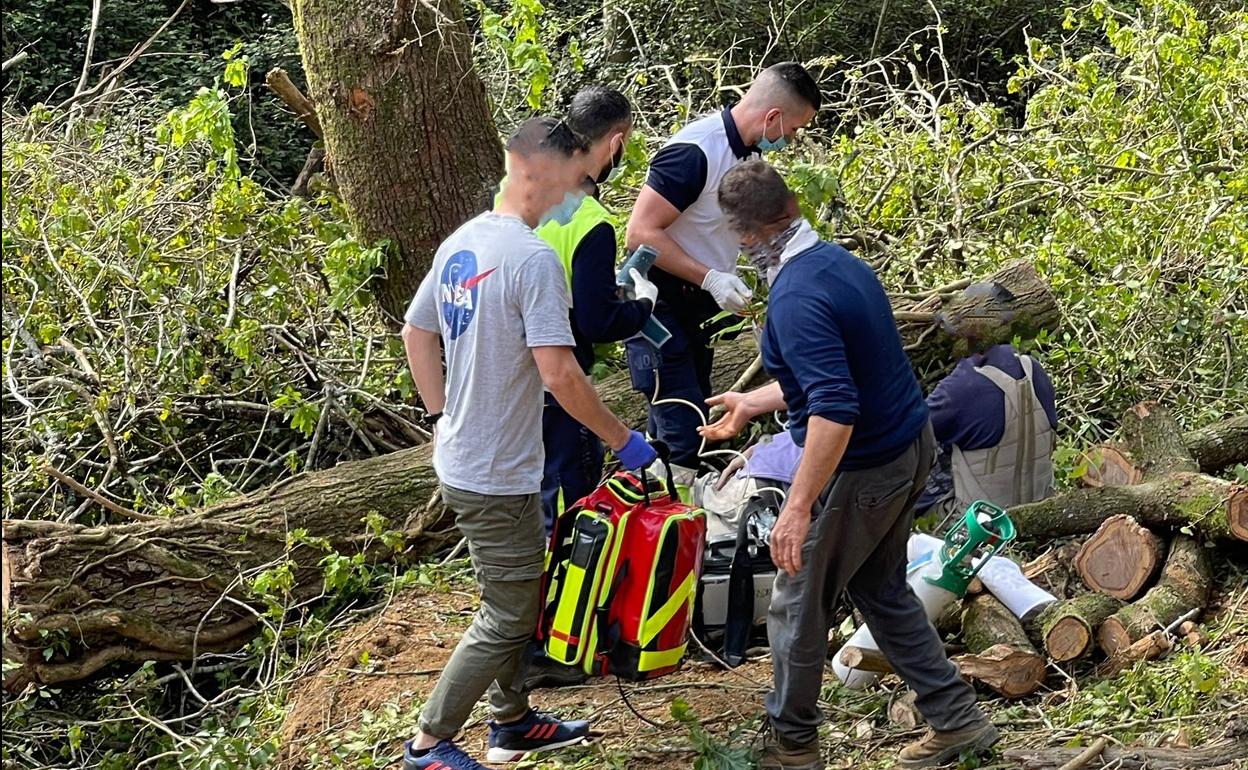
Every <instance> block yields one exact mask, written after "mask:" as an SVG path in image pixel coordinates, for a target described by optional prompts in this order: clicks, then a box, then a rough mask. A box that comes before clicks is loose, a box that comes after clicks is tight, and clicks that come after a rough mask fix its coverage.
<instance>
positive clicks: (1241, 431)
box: [1183, 414, 1248, 473]
mask: <svg viewBox="0 0 1248 770" xmlns="http://www.w3.org/2000/svg"><path fill="white" fill-rule="evenodd" d="M1183 444H1184V445H1185V446H1186V447H1187V449H1188V451H1189V452H1191V453H1192V457H1194V458H1196V462H1198V463H1199V464H1200V469H1201V470H1202V471H1204V472H1205V473H1218V472H1219V471H1221V470H1223V469H1224V468H1229V467H1230V466H1232V465H1235V464H1236V463H1248V414H1243V415H1240V416H1238V417H1232V418H1230V419H1227V420H1223V421H1222V422H1219V423H1214V424H1213V425H1210V426H1208V427H1205V428H1200V429H1198V430H1192V431H1188V432H1187V433H1184V434H1183Z"/></svg>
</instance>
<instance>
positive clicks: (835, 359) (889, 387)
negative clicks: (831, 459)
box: [763, 243, 927, 471]
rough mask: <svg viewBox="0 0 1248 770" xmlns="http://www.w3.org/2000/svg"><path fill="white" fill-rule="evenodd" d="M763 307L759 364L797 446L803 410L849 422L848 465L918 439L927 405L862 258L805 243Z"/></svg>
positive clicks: (893, 454) (874, 459)
mask: <svg viewBox="0 0 1248 770" xmlns="http://www.w3.org/2000/svg"><path fill="white" fill-rule="evenodd" d="M767 304H768V308H767V323H766V326H765V327H764V329H763V366H764V367H765V368H766V369H767V373H768V374H770V375H771V376H773V377H775V378H776V379H777V380H779V382H780V388H781V389H782V390H783V392H784V400H785V403H787V404H788V407H789V420H790V424H789V428H790V430H791V431H792V432H793V439H794V440H795V441H796V442H797V443H798V444H800V445H803V446H804V445H805V443H806V423H807V421H808V420H809V419H810V416H811V415H818V416H819V417H823V418H825V419H827V420H831V421H832V422H836V423H840V424H842V425H853V426H854V432H853V435H852V436H850V439H849V446H848V447H847V448H846V449H845V456H844V458H842V460H841V464H840V466H839V468H838V470H845V471H852V470H862V469H864V468H873V467H875V466H878V465H883V464H884V463H887V462H890V461H892V460H895V459H896V458H897V457H898V456H899V455H900V454H901V453H902V452H903V451H905V449H906V447H908V446H909V445H910V444H911V443H912V442H913V441H914V440H915V439H916V438H918V436H919V434H920V432H921V431H922V430H923V425H924V424H925V423H926V422H927V405H926V404H925V403H924V402H923V392H922V390H921V389H920V388H919V383H918V381H917V380H916V379H915V377H914V370H913V369H912V368H911V367H910V359H908V358H906V354H905V351H903V350H902V349H901V335H900V334H898V333H897V324H896V323H895V322H894V321H893V311H892V307H891V306H890V305H889V302H888V297H887V295H885V293H884V287H883V286H881V285H880V281H879V279H878V278H876V276H875V272H874V271H873V270H871V268H870V267H869V266H868V265H867V264H866V263H865V262H863V261H861V260H860V259H858V258H857V257H855V256H854V255H852V254H850V253H849V252H848V251H846V250H845V249H842V248H841V247H839V246H835V245H833V244H830V243H820V244H819V245H817V246H812V247H811V248H809V249H807V250H806V251H804V252H802V253H801V254H798V255H796V256H794V257H793V258H792V259H791V260H789V262H788V263H786V264H785V265H784V267H783V268H782V269H781V270H780V274H779V276H777V278H776V282H775V284H774V285H773V286H772V287H771V294H770V297H769V299H768V301H767Z"/></svg>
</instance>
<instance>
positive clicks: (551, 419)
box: [537, 86, 658, 532]
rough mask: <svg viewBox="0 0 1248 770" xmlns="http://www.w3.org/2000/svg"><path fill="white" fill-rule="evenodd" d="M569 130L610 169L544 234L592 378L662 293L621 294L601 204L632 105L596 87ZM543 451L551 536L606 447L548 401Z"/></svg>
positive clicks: (594, 473)
mask: <svg viewBox="0 0 1248 770" xmlns="http://www.w3.org/2000/svg"><path fill="white" fill-rule="evenodd" d="M566 120H567V123H568V126H569V127H570V128H571V129H572V130H573V131H575V132H576V133H577V134H579V135H581V136H582V137H584V138H585V139H586V140H588V142H589V146H590V149H589V155H590V156H591V157H593V156H599V157H600V158H601V160H602V164H603V165H602V166H601V169H600V171H599V172H598V175H597V177H596V178H593V179H590V178H588V177H587V178H586V179H585V182H584V184H583V185H582V189H583V190H584V191H585V193H586V195H585V198H584V199H583V200H582V201H581V205H580V208H578V209H577V211H576V214H575V215H574V216H573V217H572V220H571V221H570V222H568V223H567V224H560V223H559V222H557V221H552V222H548V223H546V224H545V225H543V226H542V227H539V228H538V229H537V234H538V236H540V237H541V238H542V240H544V241H546V242H547V243H548V244H550V246H551V247H552V248H553V249H554V250H555V253H556V254H557V255H558V256H559V261H560V262H561V263H562V264H563V270H564V274H565V275H566V276H567V279H568V290H569V291H570V292H571V294H572V310H571V322H572V336H573V337H574V338H575V340H576V349H575V353H576V360H577V361H578V362H579V363H580V365H581V368H582V369H584V371H585V372H586V373H587V374H588V373H589V371H590V370H591V369H592V368H593V365H594V345H595V344H598V343H602V342H615V341H618V340H624V339H628V338H629V337H632V336H633V335H635V334H637V332H639V331H641V327H642V326H643V325H644V324H645V322H646V319H648V318H649V317H650V314H651V313H652V312H653V310H654V302H655V298H656V297H657V296H658V289H657V288H655V286H654V284H652V283H650V282H649V281H648V280H646V279H645V278H640V276H634V282H635V284H636V286H635V294H636V297H637V299H635V300H624V299H621V298H620V297H619V296H618V295H617V294H616V287H615V258H616V239H615V233H616V227H617V225H618V223H617V221H616V219H615V217H614V216H612V214H611V213H610V212H609V211H607V209H606V207H605V206H603V205H602V203H600V202H599V201H598V185H600V184H603V183H605V182H607V181H608V180H609V179H611V178H612V177H613V175H614V173H615V171H616V169H617V168H618V167H619V163H620V159H621V158H622V157H623V154H624V146H625V145H626V144H627V143H628V137H629V134H630V133H631V131H632V128H633V114H632V108H631V106H630V105H629V103H628V99H627V97H625V96H624V95H623V94H621V93H620V92H619V91H616V90H614V89H611V88H606V87H604V86H590V87H588V88H585V89H582V90H581V91H580V92H578V93H577V94H576V96H575V97H573V99H572V104H571V106H570V107H569V108H568V115H567V118H566ZM542 443H543V444H544V445H545V448H546V464H545V469H544V473H543V476H542V507H543V511H544V513H545V515H546V529H547V531H548V532H549V531H550V527H551V525H552V523H553V522H554V517H555V516H556V515H557V514H558V512H559V511H560V510H561V509H562V508H563V506H564V505H571V504H572V503H574V502H576V501H577V500H579V499H580V498H582V497H584V496H585V495H587V494H589V493H590V492H591V491H593V489H594V487H595V486H596V485H597V484H598V481H599V479H600V477H601V476H602V463H603V457H604V450H603V446H602V442H601V441H599V440H598V438H597V437H596V436H595V435H594V434H593V433H592V432H591V431H590V430H589V429H587V428H585V427H584V426H583V425H581V424H580V423H578V422H577V421H576V420H574V419H573V418H572V417H571V416H570V415H568V413H567V412H565V411H564V410H563V407H561V406H559V404H558V402H557V401H555V399H554V398H552V397H551V396H550V394H549V393H548V394H546V406H545V409H544V410H543V412H542Z"/></svg>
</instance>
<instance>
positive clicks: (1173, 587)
mask: <svg viewBox="0 0 1248 770" xmlns="http://www.w3.org/2000/svg"><path fill="white" fill-rule="evenodd" d="M1211 573H1212V567H1211V565H1210V560H1209V552H1208V549H1206V548H1205V547H1204V546H1202V545H1201V544H1200V543H1198V542H1196V540H1195V539H1193V538H1190V537H1187V536H1184V535H1180V536H1177V537H1175V538H1174V540H1173V541H1172V542H1171V543H1170V553H1169V555H1168V556H1167V557H1166V566H1165V568H1164V569H1163V570H1162V572H1161V581H1160V582H1159V583H1158V584H1157V585H1156V586H1154V587H1153V588H1151V589H1150V590H1149V591H1148V593H1146V594H1144V596H1143V597H1142V598H1140V600H1139V601H1137V602H1135V603H1134V604H1128V605H1126V606H1124V607H1123V608H1122V609H1120V610H1118V611H1117V612H1115V613H1114V614H1113V615H1111V616H1109V617H1108V618H1106V619H1105V622H1104V623H1102V624H1101V628H1100V631H1099V632H1098V633H1097V643H1098V644H1099V645H1100V647H1101V649H1102V650H1104V651H1105V654H1106V655H1113V654H1115V653H1117V652H1118V651H1120V650H1124V649H1126V648H1127V647H1130V646H1131V645H1132V644H1134V643H1135V642H1137V641H1139V640H1140V639H1142V638H1144V637H1145V636H1147V635H1148V634H1150V633H1152V632H1153V631H1157V630H1160V629H1162V628H1165V627H1166V626H1167V625H1169V624H1170V623H1173V622H1174V621H1175V620H1177V619H1178V618H1179V617H1181V616H1182V615H1183V613H1185V612H1187V611H1189V610H1191V609H1193V608H1199V607H1204V606H1205V602H1206V601H1207V600H1208V598H1209V585H1210V581H1211V579H1212V574H1211Z"/></svg>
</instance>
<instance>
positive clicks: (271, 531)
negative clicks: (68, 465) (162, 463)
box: [2, 446, 450, 687]
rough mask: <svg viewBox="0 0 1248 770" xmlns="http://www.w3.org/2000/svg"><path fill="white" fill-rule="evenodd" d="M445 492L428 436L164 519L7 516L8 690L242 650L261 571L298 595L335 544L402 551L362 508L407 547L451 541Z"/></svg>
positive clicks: (255, 609)
mask: <svg viewBox="0 0 1248 770" xmlns="http://www.w3.org/2000/svg"><path fill="white" fill-rule="evenodd" d="M436 490H437V479H436V477H435V476H434V473H433V470H432V468H431V466H430V465H429V448H428V447H427V446H424V447H418V448H415V449H409V450H404V451H401V452H395V453H392V454H388V455H382V456H380V457H375V458H371V459H368V460H360V461H357V462H349V463H343V464H341V465H339V466H337V467H335V468H331V469H329V470H324V471H317V472H314V473H307V474H304V475H301V476H296V477H293V478H291V479H289V480H287V481H284V482H281V483H279V484H276V485H274V486H271V487H268V488H266V489H263V490H261V491H259V492H256V493H254V494H250V495H244V496H240V497H237V498H234V499H231V500H228V501H225V502H223V503H220V504H218V505H215V506H212V507H210V508H206V509H204V510H202V511H199V512H195V513H190V514H185V515H181V516H174V517H170V518H168V519H160V520H156V521H140V522H135V523H132V524H124V525H117V526H106V527H84V526H80V525H76V524H65V523H60V522H50V521H34V520H8V521H5V522H4V528H3V535H2V537H3V556H4V567H5V574H6V578H7V580H6V586H5V591H4V595H3V599H4V611H5V613H6V617H8V618H14V619H16V620H15V622H14V623H13V625H12V626H11V627H10V629H9V631H8V634H7V635H6V645H5V650H4V654H5V657H8V658H11V659H14V660H17V661H19V662H21V663H24V664H25V667H24V670H22V671H19V676H17V677H16V678H15V679H14V680H13V681H9V680H6V683H5V684H6V687H20V686H21V685H22V684H23V683H24V682H25V681H28V680H34V681H37V682H41V683H45V684H47V683H54V682H60V681H66V680H73V679H81V678H84V677H86V676H89V675H91V674H92V673H94V672H95V671H96V670H98V669H99V668H101V667H103V666H105V665H107V664H108V663H110V662H113V661H115V660H130V661H141V660H158V659H180V660H188V659H191V658H193V657H194V654H195V653H196V652H210V651H228V650H234V649H237V648H239V647H241V646H242V645H243V644H244V643H246V641H247V640H248V639H250V638H251V636H253V635H254V633H255V630H256V624H257V622H258V617H259V614H258V613H262V612H264V610H265V608H266V604H265V602H264V600H263V598H262V597H258V596H256V595H255V594H254V593H253V592H252V590H251V586H252V584H253V581H254V579H255V578H256V577H257V576H258V575H259V574H260V573H262V572H263V571H264V570H267V569H273V568H277V569H284V568H285V566H287V565H288V566H289V568H290V570H291V574H290V584H289V586H290V587H289V596H286V597H278V598H281V599H285V600H287V602H288V603H293V602H297V601H302V600H304V599H310V598H314V597H316V596H317V595H318V594H319V593H320V592H321V591H322V588H323V580H322V568H321V566H320V564H319V562H320V561H321V559H323V558H324V557H325V556H326V555H327V554H328V553H330V552H334V551H337V552H340V553H343V554H348V555H349V554H356V553H364V554H366V555H367V557H368V558H369V559H370V560H376V561H381V560H393V559H396V558H398V556H399V555H398V554H396V552H395V550H394V549H393V548H391V547H389V546H387V545H385V543H383V541H382V538H381V537H380V532H379V531H378V530H377V528H374V527H370V526H368V525H366V524H365V523H364V519H365V518H366V517H368V516H370V515H377V516H380V519H378V520H377V526H378V527H379V528H380V530H381V531H386V530H394V531H397V532H399V533H401V535H402V538H403V542H404V543H414V544H415V547H414V548H412V549H410V551H409V552H407V553H406V554H405V556H408V555H410V556H418V555H420V553H421V552H424V551H427V550H429V549H430V548H432V547H434V546H436V545H438V544H439V543H445V542H447V541H448V540H449V539H450V537H449V534H448V533H446V532H445V530H444V529H443V528H444V527H445V522H443V521H442V518H443V516H442V505H441V502H440V500H438V499H437V498H436V497H434V494H435V492H436ZM300 532H302V533H304V536H302V537H301V536H299V533H300ZM315 538H321V539H323V540H315ZM10 611H11V614H9V613H10ZM49 648H51V649H52V650H53V652H52V653H48V655H50V657H45V650H47V649H49Z"/></svg>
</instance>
